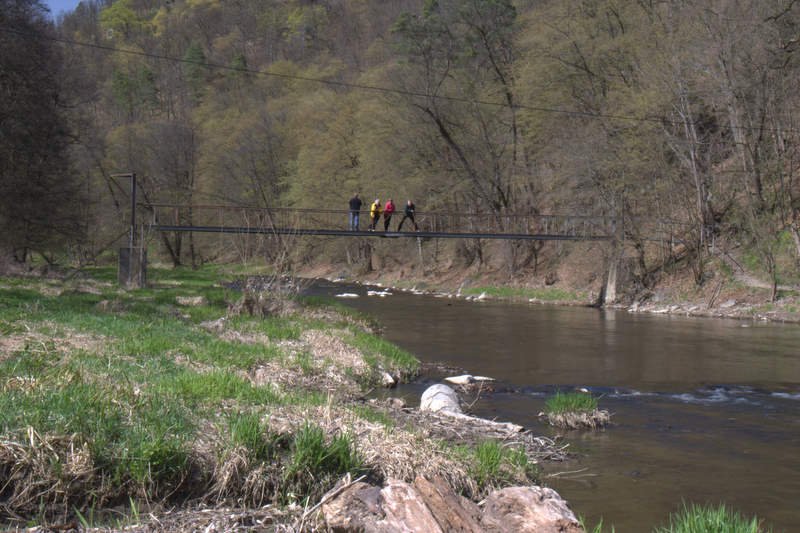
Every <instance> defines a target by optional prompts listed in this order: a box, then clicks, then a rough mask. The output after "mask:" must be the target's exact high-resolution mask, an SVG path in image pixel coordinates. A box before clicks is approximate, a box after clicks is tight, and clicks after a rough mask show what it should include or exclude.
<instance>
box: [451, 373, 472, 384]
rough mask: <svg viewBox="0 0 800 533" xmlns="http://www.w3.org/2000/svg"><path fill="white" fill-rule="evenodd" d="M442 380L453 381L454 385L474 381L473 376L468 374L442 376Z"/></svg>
mask: <svg viewBox="0 0 800 533" xmlns="http://www.w3.org/2000/svg"><path fill="white" fill-rule="evenodd" d="M444 380H445V381H449V382H450V383H455V384H456V385H469V384H470V383H472V382H474V381H475V378H473V377H472V376H470V375H469V374H464V375H461V376H450V377H448V378H444Z"/></svg>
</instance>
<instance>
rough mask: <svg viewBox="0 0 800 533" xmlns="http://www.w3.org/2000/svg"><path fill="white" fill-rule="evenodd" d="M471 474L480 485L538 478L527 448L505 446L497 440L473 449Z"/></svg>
mask: <svg viewBox="0 0 800 533" xmlns="http://www.w3.org/2000/svg"><path fill="white" fill-rule="evenodd" d="M471 463H472V465H471V470H470V474H471V475H472V476H473V477H474V478H475V481H476V482H477V483H478V485H479V486H481V487H484V486H489V487H497V486H506V485H512V484H514V483H520V482H532V481H534V480H535V479H536V476H537V473H538V471H537V468H536V465H535V464H534V463H531V462H529V460H528V456H527V455H526V453H525V450H524V449H522V448H513V447H507V446H504V445H503V444H502V443H500V442H498V441H495V440H487V441H484V442H482V443H480V444H478V445H477V446H476V447H475V449H474V450H473V460H472V461H471Z"/></svg>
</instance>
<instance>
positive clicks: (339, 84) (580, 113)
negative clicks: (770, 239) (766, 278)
mask: <svg viewBox="0 0 800 533" xmlns="http://www.w3.org/2000/svg"><path fill="white" fill-rule="evenodd" d="M0 32H6V33H11V34H16V35H19V36H22V37H27V38H32V39H44V40H49V41H53V42H57V43H62V44H66V45H70V46H80V47H85V48H93V49H97V50H103V51H106V52H115V53H120V54H127V55H133V56H139V57H146V58H150V59H157V60H161V61H171V62H174V63H183V64H188V65H195V66H200V67H206V68H210V69H218V70H227V71H232V72H239V73H245V74H252V75H257V76H266V77H274V78H281V79H287V80H294V81H305V82H312V83H320V84H324V85H329V86H335V87H342V88H347V89H356V90H363V91H372V92H379V93H384V94H397V95H402V96H410V97H414V98H429V99H436V100H444V101H449V102H457V103H464V104H473V105H476V104H477V105H484V106H492V107H503V108H507V107H511V106H510V105H509V104H508V103H507V102H498V101H492V100H481V99H474V98H466V97H462V96H452V95H447V94H428V93H422V92H418V91H412V90H409V89H401V88H397V87H382V86H379V85H367V84H361V83H353V82H346V81H339V80H331V79H326V78H318V77H313V76H302V75H299V74H287V73H283V72H275V71H271V70H259V69H251V68H246V67H236V66H231V65H223V64H220V63H211V62H208V61H196V60H192V59H186V58H180V57H174V56H168V55H164V54H156V53H152V52H144V51H141V50H132V49H129V48H119V47H117V46H111V45H105V44H99V43H91V42H86V41H77V40H75V39H69V38H66V37H59V36H54V35H45V34H37V33H31V32H26V31H22V30H18V29H16V28H10V27H8V26H3V25H0ZM513 108H515V109H524V110H528V111H537V112H541V113H553V114H561V115H570V116H576V117H583V118H590V119H608V120H621V121H629V122H647V123H655V124H662V125H663V124H670V125H674V126H682V125H683V123H682V122H680V121H675V120H670V119H667V118H665V117H641V116H638V117H637V116H631V115H616V114H608V113H593V112H589V111H580V110H575V109H559V108H553V107H543V106H535V105H530V104H524V103H515V104H513ZM728 127H729V128H730V129H736V130H742V131H760V132H764V131H768V132H775V133H800V130H794V129H791V128H764V127H754V126H736V125H728Z"/></svg>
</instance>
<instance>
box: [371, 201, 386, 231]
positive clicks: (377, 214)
mask: <svg viewBox="0 0 800 533" xmlns="http://www.w3.org/2000/svg"><path fill="white" fill-rule="evenodd" d="M382 212H383V209H382V208H381V200H380V198H375V201H374V202H372V205H371V206H370V208H369V216H370V218H371V219H372V220H371V223H370V225H369V230H370V231H375V226H377V225H378V220H380V218H381V213H382Z"/></svg>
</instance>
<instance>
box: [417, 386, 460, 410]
mask: <svg viewBox="0 0 800 533" xmlns="http://www.w3.org/2000/svg"><path fill="white" fill-rule="evenodd" d="M419 410H420V411H431V412H434V413H438V412H439V411H444V412H447V413H454V414H461V412H462V411H461V406H460V405H459V403H458V396H456V391H454V390H453V389H451V388H450V387H448V386H447V385H442V384H441V383H440V384H437V385H431V386H430V387H428V388H427V389H425V392H423V393H422V398H421V399H420V402H419Z"/></svg>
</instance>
